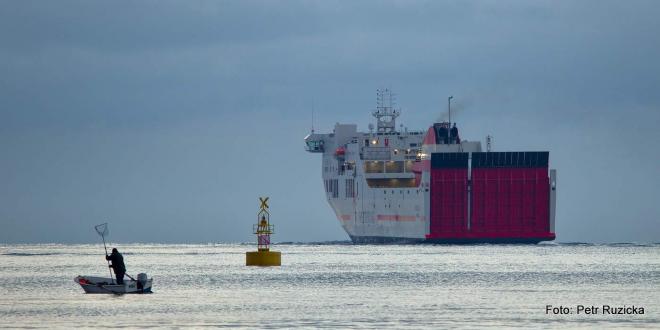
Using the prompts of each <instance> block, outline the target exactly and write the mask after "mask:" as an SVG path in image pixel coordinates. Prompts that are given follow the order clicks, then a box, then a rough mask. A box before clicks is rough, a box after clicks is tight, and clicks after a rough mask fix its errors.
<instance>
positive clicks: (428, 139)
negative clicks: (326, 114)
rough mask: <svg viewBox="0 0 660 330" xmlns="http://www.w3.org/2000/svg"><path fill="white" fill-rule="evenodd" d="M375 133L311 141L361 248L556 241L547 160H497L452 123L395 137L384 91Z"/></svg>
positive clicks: (339, 131)
mask: <svg viewBox="0 0 660 330" xmlns="http://www.w3.org/2000/svg"><path fill="white" fill-rule="evenodd" d="M377 94H378V96H377V107H376V110H374V111H373V112H372V114H373V116H374V117H375V119H376V125H375V126H374V125H373V124H370V125H369V132H358V130H357V125H355V124H336V125H335V127H334V130H333V131H332V132H331V133H325V134H320V133H316V132H314V130H313V129H312V132H311V133H310V134H309V135H308V136H306V137H305V150H307V151H308V152H310V153H319V154H322V161H321V164H322V171H321V173H322V176H323V184H324V186H325V193H326V197H327V200H328V203H329V204H330V207H331V208H332V210H333V211H334V213H335V215H336V217H337V219H338V221H339V222H340V224H341V226H342V227H343V228H344V230H345V231H346V233H347V234H348V236H349V237H350V238H351V240H352V241H353V242H354V243H395V244H400V243H538V242H541V241H549V240H554V239H555V204H556V180H557V172H556V170H554V169H549V152H548V151H504V152H495V151H491V150H490V149H491V138H490V136H489V137H487V139H486V144H487V148H486V150H482V146H481V142H480V141H468V140H464V139H461V138H460V136H459V131H458V127H457V126H456V124H455V123H452V122H451V103H450V102H451V98H449V107H448V108H449V109H448V112H449V120H448V121H444V122H440V123H434V124H432V125H431V126H430V127H429V128H428V129H426V130H420V131H408V130H407V129H402V128H400V129H399V130H397V126H396V118H397V117H398V116H399V115H400V114H401V111H400V110H398V109H395V108H394V105H393V102H392V93H391V92H390V91H389V90H379V91H378V93H377Z"/></svg>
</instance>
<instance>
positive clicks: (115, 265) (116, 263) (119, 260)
mask: <svg viewBox="0 0 660 330" xmlns="http://www.w3.org/2000/svg"><path fill="white" fill-rule="evenodd" d="M105 260H110V261H112V270H114V271H115V273H126V266H125V265H124V257H122V255H121V253H119V252H116V253H115V252H112V254H111V255H109V256H105Z"/></svg>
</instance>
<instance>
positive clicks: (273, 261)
mask: <svg viewBox="0 0 660 330" xmlns="http://www.w3.org/2000/svg"><path fill="white" fill-rule="evenodd" d="M259 201H260V202H261V207H260V208H261V210H259V213H257V223H256V224H255V225H254V226H253V227H252V229H253V232H254V234H255V235H257V251H254V252H246V253H245V265H246V266H281V265H282V256H281V254H280V252H278V251H270V235H272V234H273V233H274V231H273V225H271V224H270V213H269V212H268V197H265V198H264V197H259Z"/></svg>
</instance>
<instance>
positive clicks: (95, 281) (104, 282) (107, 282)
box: [73, 276, 153, 294]
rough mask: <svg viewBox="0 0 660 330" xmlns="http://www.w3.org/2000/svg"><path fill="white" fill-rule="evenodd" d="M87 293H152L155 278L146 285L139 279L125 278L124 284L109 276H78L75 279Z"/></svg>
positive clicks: (148, 280)
mask: <svg viewBox="0 0 660 330" xmlns="http://www.w3.org/2000/svg"><path fill="white" fill-rule="evenodd" d="M73 280H74V282H76V283H78V284H79V285H80V286H81V287H82V288H83V290H85V293H105V294H125V293H151V285H152V283H153V278H150V279H147V281H146V282H145V283H144V285H140V283H138V281H134V280H130V279H128V280H124V284H116V283H115V281H114V280H113V279H112V278H109V277H95V276H77V277H76V278H74V279H73Z"/></svg>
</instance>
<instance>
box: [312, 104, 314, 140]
mask: <svg viewBox="0 0 660 330" xmlns="http://www.w3.org/2000/svg"><path fill="white" fill-rule="evenodd" d="M312 133H314V101H312Z"/></svg>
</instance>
